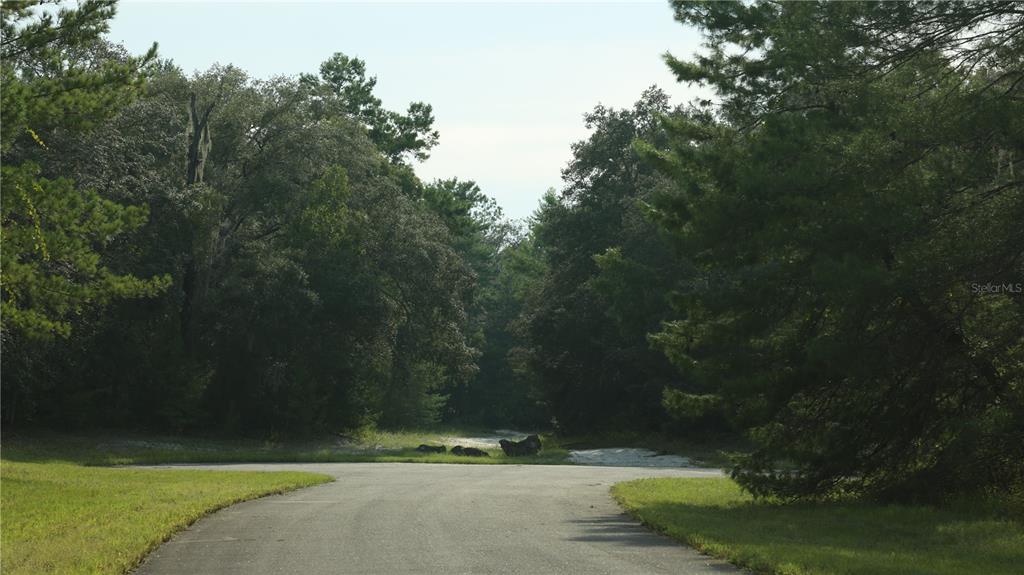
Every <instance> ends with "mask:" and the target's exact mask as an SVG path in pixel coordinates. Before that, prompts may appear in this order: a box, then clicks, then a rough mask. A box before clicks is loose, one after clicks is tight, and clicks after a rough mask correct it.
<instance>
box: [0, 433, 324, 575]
mask: <svg viewBox="0 0 1024 575" xmlns="http://www.w3.org/2000/svg"><path fill="white" fill-rule="evenodd" d="M6 451H7V449H6V446H5V449H4V455H5V456H6V454H7V453H6ZM329 480H330V477H328V476H326V475H317V474H311V473H287V472H284V473H248V472H221V471H195V470H168V471H163V470H160V471H156V470H140V469H110V468H98V467H84V466H81V465H76V464H71V463H58V462H49V463H21V462H14V461H7V460H3V461H0V508H2V509H0V513H2V515H3V521H2V523H0V547H2V549H3V563H2V569H3V572H4V573H5V574H9V575H18V574H26V575H27V574H32V575H35V574H42V573H61V574H63V573H103V574H106V573H109V574H116V575H120V574H122V573H126V572H127V571H128V570H130V569H132V568H133V567H135V566H136V565H138V563H139V562H140V561H141V560H142V558H143V557H145V555H146V554H147V553H149V551H151V550H152V549H154V548H155V547H156V546H157V545H159V544H160V543H161V542H163V541H164V540H166V539H167V538H168V537H170V536H171V534H172V533H174V532H176V531H179V530H181V529H183V528H185V527H186V526H188V525H189V524H191V523H192V522H194V521H195V520H196V519H198V518H200V517H202V516H203V515H205V514H207V513H210V512H211V511H214V510H216V509H219V508H221V507H224V506H227V505H230V504H232V503H236V502H238V501H243V500H246V499H253V498H255V497H260V496H263V495H268V494H271V493H280V492H283V491H287V490H291V489H296V488H299V487H305V486H308V485H314V484H317V483H323V482H325V481H329Z"/></svg>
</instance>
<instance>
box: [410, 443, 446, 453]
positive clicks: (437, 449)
mask: <svg viewBox="0 0 1024 575" xmlns="http://www.w3.org/2000/svg"><path fill="white" fill-rule="evenodd" d="M416 451H419V452H420V453H444V446H443V445H427V444H426V443H421V444H420V446H419V447H417V448H416Z"/></svg>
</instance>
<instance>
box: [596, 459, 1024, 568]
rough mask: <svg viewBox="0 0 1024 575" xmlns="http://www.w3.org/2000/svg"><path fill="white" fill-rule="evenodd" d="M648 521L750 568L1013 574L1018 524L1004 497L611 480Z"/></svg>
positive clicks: (1023, 539)
mask: <svg viewBox="0 0 1024 575" xmlns="http://www.w3.org/2000/svg"><path fill="white" fill-rule="evenodd" d="M612 494H613V495H614V496H615V498H616V499H617V500H618V501H619V502H620V503H621V504H622V505H623V506H624V507H625V508H626V509H627V510H628V511H629V512H630V513H632V514H633V515H634V516H635V517H637V518H638V519H640V520H641V521H643V522H644V523H645V524H647V525H649V526H651V527H652V528H654V529H656V530H657V531H660V532H662V533H665V534H667V535H669V536H671V537H673V538H675V539H678V540H679V541H683V542H685V543H687V544H689V545H692V546H693V547H696V548H697V549H698V550H700V551H703V552H705V553H707V554H709V555H714V556H716V557H721V558H724V559H727V560H729V561H730V562H732V563H734V564H736V565H739V566H742V567H745V568H748V569H751V570H753V571H755V572H757V573H775V574H780V575H782V574H784V575H811V574H815V575H818V574H821V575H824V574H836V575H838V574H843V575H854V574H856V575H861V574H863V575H889V574H911V573H914V574H917V573H929V574H934V575H962V574H965V573H978V574H985V575H1001V574H1006V575H1010V574H1018V573H1020V572H1021V571H1020V570H1021V566H1022V565H1024V522H1022V516H1021V514H1020V507H1019V506H1017V505H1016V504H1014V505H1008V502H1009V498H1008V497H1007V498H1006V500H1005V501H1003V500H993V501H990V502H984V503H985V504H981V503H982V502H973V504H972V505H970V506H967V505H961V506H953V507H951V508H948V509H937V508H931V507H906V506H892V505H890V506H886V505H878V504H871V503H864V502H856V501H847V502H831V503H801V504H785V505H784V504H780V503H774V502H754V501H753V500H752V499H751V497H750V496H749V495H747V494H745V493H743V492H742V491H741V490H740V488H739V486H737V485H736V484H735V483H734V482H733V481H731V480H729V479H641V480H638V481H629V482H625V483H619V484H617V485H615V486H614V487H613V488H612Z"/></svg>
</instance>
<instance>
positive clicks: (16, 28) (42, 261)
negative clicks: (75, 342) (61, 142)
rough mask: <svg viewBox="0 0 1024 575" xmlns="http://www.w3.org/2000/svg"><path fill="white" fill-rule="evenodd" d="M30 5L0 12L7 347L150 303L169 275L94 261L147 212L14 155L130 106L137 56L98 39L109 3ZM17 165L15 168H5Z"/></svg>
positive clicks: (0, 210)
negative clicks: (123, 303)
mask: <svg viewBox="0 0 1024 575" xmlns="http://www.w3.org/2000/svg"><path fill="white" fill-rule="evenodd" d="M38 4H39V3H37V2H19V3H8V4H5V5H4V6H3V8H2V9H0V21H2V24H0V25H2V31H3V36H4V41H3V43H2V49H0V59H2V64H0V75H2V81H0V107H2V110H3V112H2V121H3V125H4V131H3V132H4V135H3V139H2V140H0V152H2V153H3V163H4V166H3V168H2V170H3V183H2V191H0V194H2V197H3V201H2V207H0V226H2V228H0V235H2V240H3V250H2V252H3V264H2V265H3V284H2V296H3V299H2V303H0V307H2V311H3V316H4V324H3V332H4V336H5V338H8V337H26V338H29V339H46V338H48V337H51V336H53V335H60V336H63V337H67V336H68V335H69V334H70V332H71V317H72V316H76V315H80V314H82V313H83V310H84V309H85V308H86V307H88V306H93V305H97V306H98V305H104V304H107V303H109V302H110V301H112V300H114V299H116V298H128V297H151V296H153V295H155V294H156V293H158V292H159V291H161V290H162V289H164V288H166V286H167V285H168V283H169V278H168V277H166V276H162V277H154V278H152V279H149V280H142V279H139V278H137V277H135V276H133V275H131V274H118V273H116V272H114V271H112V270H111V269H110V267H109V266H108V265H107V264H106V263H105V262H104V261H103V260H102V252H103V250H105V249H106V248H107V247H108V246H109V244H110V243H111V242H114V241H117V240H118V239H119V236H120V235H122V234H125V233H128V232H131V231H133V230H135V229H137V228H139V227H140V226H141V225H142V224H143V223H144V222H145V220H146V215H147V212H146V209H145V208H144V207H122V206H120V205H118V204H116V203H114V202H112V201H110V200H107V199H104V198H101V197H99V196H98V195H97V194H96V193H95V192H93V191H89V190H76V189H75V187H74V184H73V182H72V181H71V180H69V179H67V178H61V177H58V178H54V179H49V178H45V177H40V174H41V172H42V169H41V168H40V166H39V165H37V164H35V163H33V162H29V161H24V160H25V159H26V154H24V153H21V152H20V150H19V147H20V148H24V147H25V146H28V147H29V148H42V149H44V150H45V149H46V148H47V145H46V143H45V140H46V139H49V135H50V134H51V133H52V132H53V131H54V130H56V129H58V127H59V129H61V130H81V129H85V128H89V127H91V126H92V125H94V124H95V123H96V122H98V121H101V120H103V119H105V118H107V117H109V116H111V115H113V114H114V113H116V111H117V110H118V109H119V108H121V107H123V106H124V105H125V104H126V103H127V102H128V101H130V100H131V99H132V98H133V97H135V96H136V95H137V93H138V91H139V88H140V86H141V83H142V81H143V79H144V76H143V74H142V73H141V70H142V68H143V67H144V66H145V65H146V64H147V63H148V62H149V61H150V60H151V59H152V58H153V56H154V54H155V47H154V49H151V50H150V52H149V53H148V54H147V55H146V56H144V57H142V58H125V59H120V60H118V59H111V58H104V57H102V56H98V53H101V52H102V51H103V44H102V42H101V41H100V40H99V35H100V34H101V33H102V32H104V31H105V30H106V26H107V20H109V19H110V18H111V17H113V14H114V6H113V3H112V2H103V1H95V2H83V3H82V4H81V6H79V7H78V9H71V8H67V7H61V8H59V9H58V10H57V11H55V12H54V11H43V10H38V8H39V6H38ZM12 164H16V165H12Z"/></svg>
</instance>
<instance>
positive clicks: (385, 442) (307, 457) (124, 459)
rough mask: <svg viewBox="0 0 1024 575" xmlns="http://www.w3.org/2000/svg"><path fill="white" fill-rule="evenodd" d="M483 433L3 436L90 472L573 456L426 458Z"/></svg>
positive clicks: (534, 460) (21, 455)
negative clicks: (431, 449) (263, 437)
mask: <svg viewBox="0 0 1024 575" xmlns="http://www.w3.org/2000/svg"><path fill="white" fill-rule="evenodd" d="M479 435H485V433H484V432H481V431H479V430H464V429H438V430H432V431H422V430H415V431H375V430H365V431H360V432H355V433H353V434H352V435H351V436H339V437H332V438H326V439H319V440H310V441H259V440H249V439H210V438H192V437H180V436H154V435H117V436H115V435H109V434H105V435H101V434H83V435H66V434H57V433H52V432H49V433H36V434H29V435H21V436H15V437H12V436H11V435H10V434H7V436H5V438H4V445H3V454H4V458H5V459H7V460H11V461H21V462H66V463H78V464H81V465H89V466H96V465H99V466H104V465H157V464H162V463H335V462H337V463H372V462H389V463H464V464H548V465H551V464H566V463H568V451H567V450H566V449H564V448H562V447H561V446H560V445H558V443H557V442H556V441H555V440H553V439H552V438H549V437H547V436H542V441H543V443H544V447H543V449H542V450H541V452H540V453H539V454H537V455H536V456H533V457H506V456H505V454H504V453H502V452H501V450H500V449H486V450H485V451H487V452H488V453H489V455H490V457H463V456H458V455H451V454H450V453H444V454H434V453H420V452H418V451H416V450H415V449H416V446H418V445H419V444H421V443H429V444H435V445H440V444H442V443H443V442H445V441H447V443H446V445H447V446H448V447H449V448H451V447H453V445H454V444H453V443H452V442H451V441H450V438H453V437H473V436H479Z"/></svg>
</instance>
